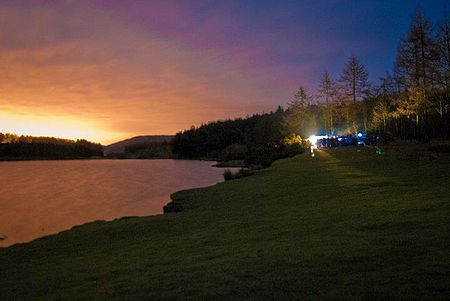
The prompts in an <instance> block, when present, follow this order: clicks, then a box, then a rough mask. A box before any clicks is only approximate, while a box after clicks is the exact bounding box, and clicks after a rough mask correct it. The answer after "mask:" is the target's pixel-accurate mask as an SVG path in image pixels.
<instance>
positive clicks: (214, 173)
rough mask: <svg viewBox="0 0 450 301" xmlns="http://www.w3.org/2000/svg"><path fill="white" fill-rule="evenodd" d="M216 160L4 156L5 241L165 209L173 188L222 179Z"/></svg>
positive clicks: (1, 203) (1, 229) (1, 226)
mask: <svg viewBox="0 0 450 301" xmlns="http://www.w3.org/2000/svg"><path fill="white" fill-rule="evenodd" d="M212 164H213V162H207V161H184V160H73V161H21V162H0V237H1V239H0V247H5V246H9V245H12V244H14V243H18V242H27V241H30V240H33V239H35V238H38V237H41V236H44V235H48V234H53V233H58V232H60V231H62V230H67V229H70V228H71V227H73V226H75V225H80V224H83V223H86V222H91V221H95V220H112V219H115V218H119V217H123V216H146V215H156V214H161V213H162V207H163V206H164V205H165V204H166V203H168V202H169V201H170V197H169V196H170V194H171V193H173V192H176V191H179V190H182V189H188V188H194V187H204V186H210V185H213V184H215V183H217V182H220V181H222V180H223V176H222V174H223V171H224V170H223V169H221V168H216V167H212V166H211V165H212Z"/></svg>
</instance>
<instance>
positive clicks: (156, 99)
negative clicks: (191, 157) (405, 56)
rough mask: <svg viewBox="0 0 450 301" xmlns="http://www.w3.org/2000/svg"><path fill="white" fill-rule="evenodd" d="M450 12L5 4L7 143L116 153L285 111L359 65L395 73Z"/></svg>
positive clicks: (432, 8)
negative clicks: (91, 145)
mask: <svg viewBox="0 0 450 301" xmlns="http://www.w3.org/2000/svg"><path fill="white" fill-rule="evenodd" d="M449 5H450V0H430V1H424V0H422V1H415V0H408V1H407V0H403V1H399V0H387V1H375V0H355V1H350V0H348V1H345V0H327V1H325V0H293V1H277V0H273V1H264V0H242V1H233V0H227V1H222V0H218V1H211V0H191V1H186V0H176V1H173V0H161V1H152V0H148V1H137V0H136V1H114V0H108V1H107V0H89V1H84V0H66V1H62V0H61V1H56V0H55V1H50V0H48V1H40V0H33V1H31V0H30V1H14V0H11V1H1V2H0V132H13V133H16V134H28V135H35V136H55V137H64V138H71V139H77V138H86V139H89V140H91V141H95V142H100V143H103V144H108V143H111V142H114V141H117V140H121V139H124V138H129V137H132V136H136V135H158V134H175V133H176V132H178V131H180V130H183V129H187V128H190V127H191V126H192V125H195V126H199V125H200V124H202V123H206V122H208V121H213V120H217V119H226V118H235V117H245V116H246V115H251V114H254V113H262V112H269V111H271V110H274V109H276V108H277V107H278V106H279V105H281V106H286V104H287V103H288V102H289V100H290V97H291V95H292V94H293V93H295V91H296V89H298V87H299V86H300V85H304V86H306V87H307V88H308V89H309V90H310V93H312V94H313V93H314V90H315V89H316V88H317V84H318V81H319V79H320V77H321V75H322V74H323V72H324V71H325V70H328V71H329V72H330V73H331V74H332V75H333V76H334V77H338V76H339V74H340V71H341V70H342V67H343V66H344V64H345V62H346V60H347V59H348V57H349V56H351V55H356V56H357V57H358V58H359V59H360V60H361V62H362V63H363V64H365V65H366V68H367V71H368V72H369V75H370V79H371V80H372V82H374V83H376V82H377V80H378V79H379V77H381V76H383V75H384V74H385V73H386V72H387V71H390V70H392V66H393V64H394V61H395V53H396V47H397V45H398V42H399V40H400V39H401V37H402V36H403V35H404V34H405V33H406V32H407V30H408V27H409V25H410V23H411V19H412V16H413V15H414V12H415V11H416V9H417V8H418V7H419V6H421V7H422V8H423V9H424V10H425V13H426V15H427V16H428V17H429V18H430V19H431V20H432V21H433V22H437V21H439V20H440V19H441V18H442V16H443V11H444V9H445V8H446V6H449Z"/></svg>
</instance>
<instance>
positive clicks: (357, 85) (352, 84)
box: [339, 56, 369, 104]
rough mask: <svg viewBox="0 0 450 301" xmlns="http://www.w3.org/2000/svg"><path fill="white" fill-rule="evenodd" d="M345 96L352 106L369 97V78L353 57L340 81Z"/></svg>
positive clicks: (362, 66)
mask: <svg viewBox="0 0 450 301" xmlns="http://www.w3.org/2000/svg"><path fill="white" fill-rule="evenodd" d="M339 82H340V84H341V90H342V92H343V96H344V97H345V98H346V99H347V100H348V101H350V102H351V103H352V104H356V102H357V101H359V100H362V99H363V98H364V97H366V96H367V93H368V89H369V76H368V74H367V72H366V68H365V67H364V65H363V64H361V63H360V61H359V60H358V58H357V57H355V56H351V57H350V58H349V60H348V62H347V64H346V65H345V67H344V69H343V70H342V75H341V77H340V79H339Z"/></svg>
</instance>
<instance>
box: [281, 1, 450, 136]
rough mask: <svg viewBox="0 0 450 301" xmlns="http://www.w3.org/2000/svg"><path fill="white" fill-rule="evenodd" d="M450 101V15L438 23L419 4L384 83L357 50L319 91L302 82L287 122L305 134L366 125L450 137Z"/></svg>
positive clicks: (293, 130)
mask: <svg viewBox="0 0 450 301" xmlns="http://www.w3.org/2000/svg"><path fill="white" fill-rule="evenodd" d="M449 105H450V20H449V19H448V17H446V16H445V17H444V18H443V19H442V20H441V22H439V23H438V24H432V23H431V22H430V21H429V20H428V19H427V18H426V17H425V16H424V12H423V11H422V10H420V9H419V10H418V11H417V13H416V15H415V17H414V19H413V21H412V24H411V27H410V29H409V31H408V32H407V34H406V35H405V37H404V38H403V39H402V40H401V41H400V43H399V46H398V49H397V59H396V62H395V66H394V68H393V71H392V72H391V73H387V74H386V76H385V77H383V78H381V79H380V83H379V84H378V85H373V84H371V83H370V82H369V77H368V73H367V71H366V68H365V66H364V65H363V64H362V63H361V62H360V61H359V59H358V58H357V57H355V56H352V57H350V58H349V60H348V62H347V64H346V65H345V66H344V68H343V70H342V73H341V75H340V76H339V77H338V78H336V79H334V78H332V76H331V75H330V74H329V73H328V72H325V73H324V74H323V76H322V78H321V79H320V82H319V88H318V90H317V91H315V93H309V91H307V90H306V88H304V87H302V86H301V87H300V88H299V90H298V92H297V93H296V94H295V95H294V97H293V99H292V101H291V102H290V104H289V108H288V110H287V111H288V112H287V116H286V118H285V120H284V121H283V122H284V125H285V127H286V128H287V129H289V131H290V132H291V133H295V134H297V135H300V136H301V137H305V136H308V135H311V133H324V134H325V133H328V134H350V133H353V134H354V133H357V132H358V131H364V132H372V133H378V134H389V135H393V136H396V137H399V138H401V139H425V140H427V139H430V138H445V139H448V138H449V120H450V114H449Z"/></svg>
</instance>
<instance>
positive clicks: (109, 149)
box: [103, 135, 174, 155]
mask: <svg viewBox="0 0 450 301" xmlns="http://www.w3.org/2000/svg"><path fill="white" fill-rule="evenodd" d="M173 137H174V136H169V135H158V136H152V135H146V136H136V137H133V138H130V139H126V140H122V141H119V142H116V143H113V144H110V145H107V146H104V147H103V150H104V153H105V155H108V154H112V153H123V152H125V147H127V146H132V145H137V144H145V143H155V142H164V141H167V142H170V141H171V140H172V139H173Z"/></svg>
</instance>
